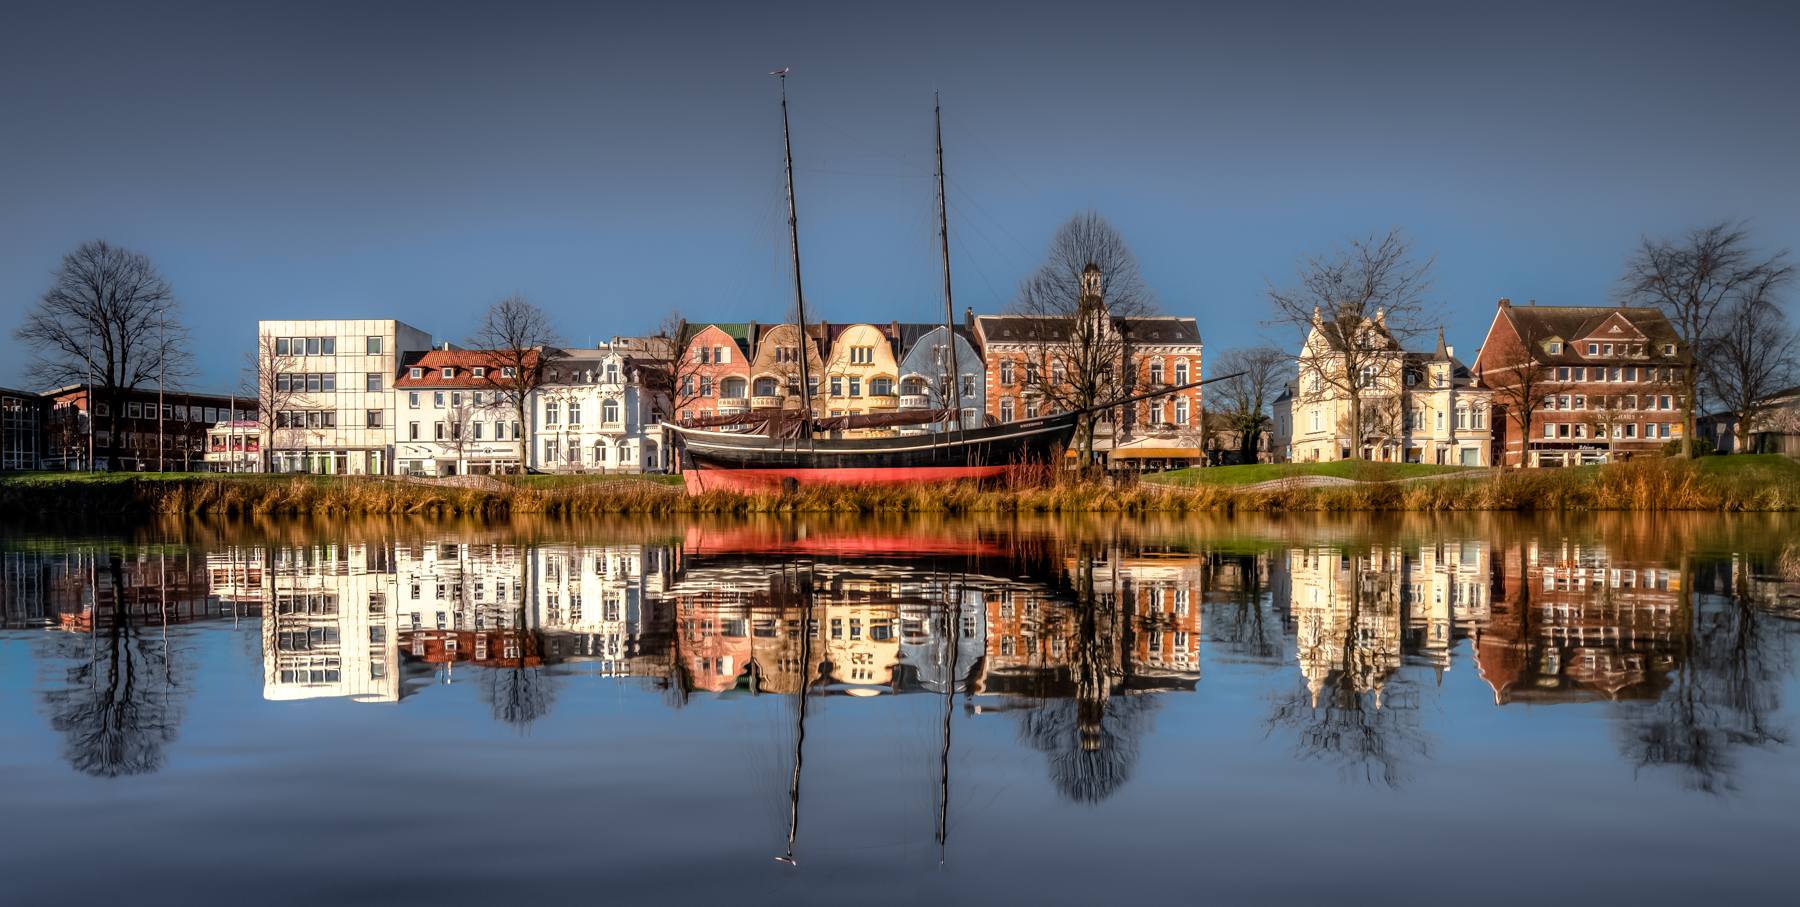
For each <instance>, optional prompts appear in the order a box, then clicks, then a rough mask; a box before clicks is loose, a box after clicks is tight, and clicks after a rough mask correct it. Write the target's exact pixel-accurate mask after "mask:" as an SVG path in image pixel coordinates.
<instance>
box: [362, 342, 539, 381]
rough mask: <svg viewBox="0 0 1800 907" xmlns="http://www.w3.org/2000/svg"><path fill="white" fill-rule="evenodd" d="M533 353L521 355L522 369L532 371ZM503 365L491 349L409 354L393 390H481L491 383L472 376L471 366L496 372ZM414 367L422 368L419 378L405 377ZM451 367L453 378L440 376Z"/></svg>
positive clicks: (495, 352)
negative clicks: (408, 388)
mask: <svg viewBox="0 0 1800 907" xmlns="http://www.w3.org/2000/svg"><path fill="white" fill-rule="evenodd" d="M538 358H539V354H538V351H537V350H529V351H527V352H526V353H525V367H526V368H535V367H537V364H538ZM506 364H507V363H506V362H504V361H502V354H501V353H499V352H497V351H495V350H431V351H430V352H425V353H413V354H411V355H409V356H407V357H406V360H405V361H404V362H402V363H401V364H400V376H399V377H398V378H396V379H394V386H395V387H482V386H486V385H487V384H489V383H491V382H489V381H486V380H484V379H481V378H476V377H474V373H473V372H472V371H471V369H473V368H474V367H475V366H478V365H479V366H485V367H487V368H490V369H499V368H500V367H501V366H503V365H506ZM415 368H422V369H424V376H423V377H420V378H411V377H408V376H409V375H411V374H412V370H413V369H415ZM445 368H453V369H455V370H456V371H455V374H454V376H453V377H450V378H446V377H444V369H445Z"/></svg>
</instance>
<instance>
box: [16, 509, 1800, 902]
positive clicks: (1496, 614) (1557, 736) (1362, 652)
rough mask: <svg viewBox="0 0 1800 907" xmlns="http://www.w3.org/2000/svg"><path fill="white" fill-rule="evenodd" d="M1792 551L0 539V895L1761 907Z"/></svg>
mask: <svg viewBox="0 0 1800 907" xmlns="http://www.w3.org/2000/svg"><path fill="white" fill-rule="evenodd" d="M1796 539H1800V522H1797V521H1796V520H1795V519H1793V518H1792V517H1766V516H1749V517H1719V516H1681V517H1643V516H1635V515H1616V514H1602V515H1595V516H1588V517H1581V518H1558V517H1544V518H1514V517H1500V516H1485V515H1484V516H1471V517H1462V518H1454V519H1450V518H1428V517H1404V518H1402V517H1393V518H1387V517H1366V516H1360V517H1359V516H1346V517H1337V518H1311V517H1308V518H1295V519H1281V520H1271V519H1261V518H1258V519H1244V518H1240V519H1236V520H1228V519H1212V520H1192V521H1188V520H1182V521H1148V522H1145V521H1132V520H1117V521H1109V520H1069V521H1023V522H1021V521H1010V520H1009V521H979V520H971V521H965V522H941V521H939V522H922V523H921V522H911V523H909V522H868V521H854V520H833V519H794V520H789V521H768V522H636V523H632V522H616V523H591V524H589V523H521V524H518V525H514V526H510V527H493V526H484V525H468V524H454V523H441V524H440V523H429V522H370V523H337V524H331V523H321V524H301V525H296V524H292V523H281V524H254V523H246V524H200V523H167V524H151V525H144V526H137V527H132V528H128V529H114V528H106V529H101V528H97V527H93V526H55V525H29V526H27V525H13V526H10V527H6V528H4V529H0V551H3V552H4V554H3V557H4V589H3V591H0V594H3V596H4V598H3V606H4V612H3V615H0V617H3V627H4V629H0V760H4V770H5V773H6V777H7V779H8V782H7V783H6V784H5V785H3V786H0V816H4V817H5V840H6V845H5V847H3V848H0V878H4V880H5V881H4V882H3V883H0V884H3V885H4V891H5V893H6V898H5V899H6V900H7V901H8V902H10V903H40V902H51V901H54V902H68V901H75V900H78V899H82V898H108V899H114V900H123V899H129V901H130V902H132V903H148V904H162V903H170V904H174V903H181V904H209V903H219V902H225V901H234V902H248V903H256V904H290V903H291V904H319V903H374V902H387V903H410V902H425V901H429V902H433V903H467V902H476V901H485V902H496V901H506V902H514V903H517V902H530V901H537V900H544V901H560V900H573V901H575V902H580V903H600V902H605V903H648V902H653V901H654V902H658V903H679V904H688V903H715V904H725V903H731V904H763V903H780V904H809V903H818V904H826V903H831V904H924V903H930V904H977V903H990V904H991V903H1004V904H1030V903H1043V904H1082V903H1091V904H1112V903H1121V902H1129V901H1131V900H1133V899H1166V900H1172V901H1175V902H1179V903H1190V902H1199V901H1208V902H1217V903H1296V902H1300V903H1346V904H1348V903H1365V902H1366V903H1382V904H1396V903H1400V904H1413V903H1420V904H1439V903H1476V904H1489V903H1494V904H1518V903H1544V902H1548V903H1568V902H1591V903H1618V902H1625V901H1632V902H1636V903H1654V904H1681V903H1707V902H1714V901H1726V902H1731V901H1744V900H1750V899H1761V900H1767V901H1775V900H1781V901H1786V899H1787V898H1788V897H1792V888H1793V882H1792V869H1791V867H1792V851H1793V849H1794V845H1795V843H1796V841H1797V840H1800V838H1797V836H1796V832H1797V831H1800V754H1797V753H1796V752H1795V749H1794V746H1793V741H1794V734H1795V715H1794V711H1795V707H1794V705H1793V703H1794V702H1795V701H1796V689H1795V685H1796V679H1795V678H1796V673H1795V640H1796V630H1797V629H1800V621H1797V620H1796V618H1797V617H1800V545H1797V544H1796ZM1783 892H1787V894H1785V895H1784V894H1783Z"/></svg>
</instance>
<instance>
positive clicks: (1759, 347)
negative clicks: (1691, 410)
mask: <svg viewBox="0 0 1800 907" xmlns="http://www.w3.org/2000/svg"><path fill="white" fill-rule="evenodd" d="M1700 350H1701V359H1703V360H1704V361H1705V362H1706V377H1705V380H1704V382H1703V386H1704V388H1705V389H1706V392H1707V394H1708V395H1709V396H1711V397H1712V398H1713V399H1715V400H1718V401H1719V402H1720V403H1721V404H1722V405H1723V406H1724V407H1725V409H1727V410H1729V411H1730V412H1731V413H1733V414H1735V415H1736V416H1737V431H1736V435H1737V444H1736V445H1735V446H1736V449H1737V451H1738V452H1740V453H1743V452H1747V451H1749V449H1750V435H1751V433H1752V432H1753V431H1755V430H1756V424H1757V422H1758V421H1759V419H1760V418H1761V413H1760V412H1759V409H1760V407H1759V406H1758V404H1759V403H1761V402H1762V401H1763V400H1764V399H1765V398H1767V397H1769V396H1771V395H1773V394H1774V393H1775V392H1777V391H1781V390H1786V389H1787V388H1789V387H1791V386H1793V385H1794V383H1795V380H1796V376H1797V372H1800V367H1796V365H1795V362H1794V360H1795V358H1796V357H1797V356H1800V331H1796V330H1794V328H1793V327H1792V326H1791V325H1789V324H1788V320H1787V317H1786V316H1784V315H1783V314H1782V313H1781V310H1780V309H1778V308H1776V307H1775V305H1774V303H1772V302H1770V301H1769V300H1767V299H1752V298H1748V297H1740V298H1738V299H1735V300H1733V301H1732V302H1731V303H1730V304H1729V305H1728V306H1727V307H1726V308H1725V311H1724V312H1722V313H1720V316H1719V325H1718V329H1717V330H1716V331H1715V332H1714V333H1713V336H1712V337H1710V338H1708V339H1707V341H1706V342H1705V343H1704V344H1703V345H1702V346H1701V348H1700Z"/></svg>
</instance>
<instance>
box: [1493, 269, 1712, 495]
mask: <svg viewBox="0 0 1800 907" xmlns="http://www.w3.org/2000/svg"><path fill="white" fill-rule="evenodd" d="M1692 363H1693V357H1692V355H1691V353H1690V351H1689V350H1688V349H1687V347H1686V346H1685V345H1683V344H1682V343H1681V340H1680V338H1679V337H1678V336H1677V335H1676V333H1675V328H1674V326H1673V325H1671V324H1669V320H1668V319H1667V318H1666V317H1664V316H1663V313H1662V312H1661V311H1660V310H1658V309H1653V308H1635V307H1621V306H1540V305H1537V304H1536V303H1535V302H1534V303H1532V304H1531V305H1528V306H1515V305H1513V304H1512V302H1511V301H1510V300H1506V299H1502V300H1500V303H1499V310H1498V311H1497V312H1495V314H1494V321H1493V324H1492V325H1490V326H1489V328H1488V336H1487V341H1486V342H1485V343H1483V344H1482V347H1481V352H1480V353H1479V354H1478V355H1477V356H1476V358H1475V367H1474V372H1475V374H1476V377H1477V378H1478V379H1479V380H1480V381H1481V383H1483V384H1484V385H1486V386H1487V387H1489V388H1491V389H1492V394H1493V405H1494V414H1493V425H1494V431H1495V434H1496V438H1495V441H1494V445H1495V448H1496V449H1497V450H1499V451H1500V452H1501V457H1502V459H1501V462H1502V463H1503V464H1504V465H1508V466H1518V465H1524V466H1575V465H1581V464H1592V463H1608V462H1614V461H1617V460H1621V459H1627V458H1629V457H1631V456H1633V455H1636V454H1642V453H1651V452H1656V451H1659V450H1660V449H1661V448H1662V445H1663V444H1664V443H1665V442H1667V441H1669V440H1671V439H1673V438H1679V437H1681V407H1682V402H1683V401H1682V395H1681V391H1680V389H1679V385H1680V377H1681V372H1682V370H1683V369H1686V368H1688V367H1690V366H1691V365H1692ZM1521 407H1528V409H1527V410H1526V411H1524V412H1521V410H1520V408H1521Z"/></svg>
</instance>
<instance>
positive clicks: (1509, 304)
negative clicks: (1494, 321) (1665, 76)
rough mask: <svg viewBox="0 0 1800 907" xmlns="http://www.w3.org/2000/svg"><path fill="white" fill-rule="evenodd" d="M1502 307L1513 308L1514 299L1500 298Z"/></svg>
mask: <svg viewBox="0 0 1800 907" xmlns="http://www.w3.org/2000/svg"><path fill="white" fill-rule="evenodd" d="M1500 307H1501V308H1503V309H1510V308H1512V300H1510V299H1501V300H1500Z"/></svg>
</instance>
